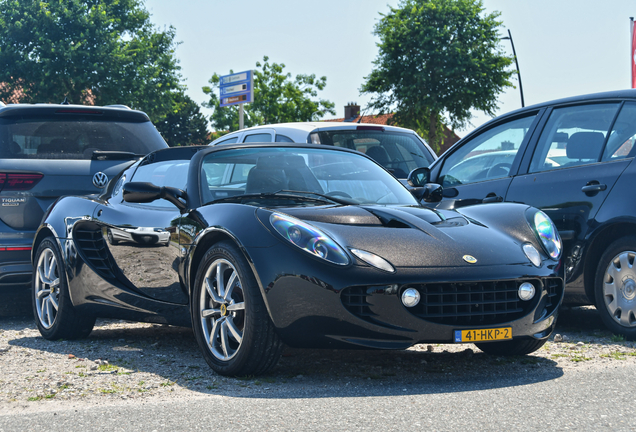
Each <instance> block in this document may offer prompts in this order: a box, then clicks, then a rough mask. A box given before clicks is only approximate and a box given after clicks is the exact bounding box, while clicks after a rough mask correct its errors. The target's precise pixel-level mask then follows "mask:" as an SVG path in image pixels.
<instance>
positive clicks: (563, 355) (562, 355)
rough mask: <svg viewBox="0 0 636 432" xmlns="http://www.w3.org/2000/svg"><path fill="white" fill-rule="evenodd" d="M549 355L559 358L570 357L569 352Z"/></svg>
mask: <svg viewBox="0 0 636 432" xmlns="http://www.w3.org/2000/svg"><path fill="white" fill-rule="evenodd" d="M550 357H552V358H560V357H570V355H569V354H552V355H551V356H550Z"/></svg>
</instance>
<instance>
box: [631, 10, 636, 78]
mask: <svg viewBox="0 0 636 432" xmlns="http://www.w3.org/2000/svg"><path fill="white" fill-rule="evenodd" d="M631 51H632V58H631V63H632V88H636V31H634V21H632V50H631Z"/></svg>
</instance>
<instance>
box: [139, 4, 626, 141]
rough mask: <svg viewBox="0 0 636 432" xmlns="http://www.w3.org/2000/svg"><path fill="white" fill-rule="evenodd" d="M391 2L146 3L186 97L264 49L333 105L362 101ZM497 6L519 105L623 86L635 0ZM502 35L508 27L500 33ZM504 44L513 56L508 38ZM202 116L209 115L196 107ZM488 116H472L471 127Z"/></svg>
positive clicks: (511, 96) (509, 103) (512, 101)
mask: <svg viewBox="0 0 636 432" xmlns="http://www.w3.org/2000/svg"><path fill="white" fill-rule="evenodd" d="M398 3H399V1H398V0H390V1H387V0H339V1H336V0H321V1H312V2H309V1H303V0H277V1H275V2H265V1H262V0H234V1H232V2H229V1H221V0H181V1H177V2H176V1H174V0H146V1H145V5H146V8H147V9H148V10H149V12H150V13H151V15H152V16H151V21H152V22H153V23H154V24H156V25H157V26H159V27H160V28H163V27H164V26H168V25H172V26H173V27H175V29H176V34H177V35H176V40H177V41H180V42H181V44H180V45H179V47H178V48H177V57H178V58H179V60H180V65H181V68H182V70H181V73H182V75H183V77H184V78H185V79H186V81H185V83H186V85H187V86H188V94H189V95H190V97H192V98H193V99H194V100H195V101H197V102H199V103H201V102H204V101H205V100H206V97H205V94H204V93H203V92H202V91H201V87H203V86H205V85H207V81H208V80H209V78H210V77H211V76H212V74H213V73H214V72H217V73H219V74H220V75H224V74H227V73H229V70H230V69H233V70H234V71H235V72H238V71H242V70H247V69H253V68H254V67H255V63H256V62H257V61H261V60H262V58H263V56H264V55H267V56H269V58H270V62H276V63H284V64H285V65H286V68H285V70H286V71H287V72H290V73H291V74H292V75H296V74H310V73H313V74H316V75H317V76H323V75H324V76H326V77H327V87H326V88H325V90H324V91H322V92H320V93H319V96H320V97H321V98H323V99H328V100H331V101H332V102H334V103H335V104H336V117H342V116H343V115H344V106H345V105H346V104H347V103H348V102H358V103H359V104H360V105H362V106H363V108H364V105H365V104H366V103H367V102H368V101H369V99H370V96H369V95H360V93H359V88H360V86H361V85H362V83H363V81H364V77H365V76H367V75H368V74H369V73H370V72H371V70H372V68H373V63H372V62H373V60H374V59H375V57H376V56H377V47H376V43H377V41H378V40H377V38H376V37H375V36H374V35H373V34H372V32H373V27H374V25H375V23H376V22H377V20H378V19H379V18H380V13H386V12H388V10H389V5H390V6H393V7H396V6H397V5H398ZM483 4H484V7H485V9H486V11H487V12H492V11H500V12H501V16H500V20H502V21H503V25H502V33H506V32H507V29H510V31H511V32H512V36H513V39H514V43H515V49H516V51H517V57H518V60H519V68H520V70H521V78H522V83H523V90H524V96H525V102H526V105H531V104H534V103H539V102H543V101H547V100H551V99H557V98H561V97H567V96H574V95H577V94H585V93H594V92H599V91H606V90H617V89H623V88H629V87H630V86H631V78H630V63H629V59H630V46H629V35H630V30H629V17H630V16H636V2H634V1H633V0H629V1H628V0H611V1H607V2H599V1H598V0H596V1H592V0H551V1H548V0H484V1H483ZM506 34H507V33H506ZM502 48H503V49H504V50H506V52H509V53H512V50H511V48H510V43H509V41H502ZM499 101H500V103H499V106H500V108H499V111H498V114H503V113H506V112H508V111H512V110H514V109H517V108H519V107H520V106H521V103H520V96H519V89H518V88H516V89H513V88H510V89H508V90H507V91H506V92H505V93H502V94H501V95H500V97H499ZM204 112H205V113H206V114H209V112H207V111H204ZM489 118H490V117H488V116H486V115H483V114H481V113H475V117H474V118H473V120H472V123H473V126H472V127H469V128H467V129H466V130H463V131H456V132H458V135H460V136H463V135H465V134H466V133H467V132H469V131H470V130H472V129H473V128H474V127H477V126H479V125H480V124H482V123H484V122H485V121H487V120H488V119H489Z"/></svg>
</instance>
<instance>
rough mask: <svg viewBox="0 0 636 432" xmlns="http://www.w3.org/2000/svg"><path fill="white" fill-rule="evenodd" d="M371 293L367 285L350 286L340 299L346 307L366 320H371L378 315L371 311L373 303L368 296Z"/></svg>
mask: <svg viewBox="0 0 636 432" xmlns="http://www.w3.org/2000/svg"><path fill="white" fill-rule="evenodd" d="M369 295H370V294H369V293H368V292H367V287H364V286H355V287H349V288H346V289H344V290H343V291H342V295H341V296H340V300H341V301H342V304H343V305H344V307H345V309H347V310H348V311H349V312H351V313H352V314H354V315H355V316H357V317H358V318H362V319H363V320H365V321H370V320H371V318H372V317H374V316H376V314H374V313H373V312H372V311H371V307H370V306H371V305H370V304H369V302H368V301H367V297H368V296H369Z"/></svg>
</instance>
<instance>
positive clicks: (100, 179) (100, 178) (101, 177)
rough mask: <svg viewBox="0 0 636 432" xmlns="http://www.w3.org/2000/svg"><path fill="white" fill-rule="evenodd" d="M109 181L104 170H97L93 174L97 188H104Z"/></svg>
mask: <svg viewBox="0 0 636 432" xmlns="http://www.w3.org/2000/svg"><path fill="white" fill-rule="evenodd" d="M107 183H108V176H107V175H106V174H104V173H103V172H101V171H100V172H97V173H95V175H94V176H93V184H94V185H95V187H96V188H99V189H102V188H103V187H104V186H106V184H107Z"/></svg>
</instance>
